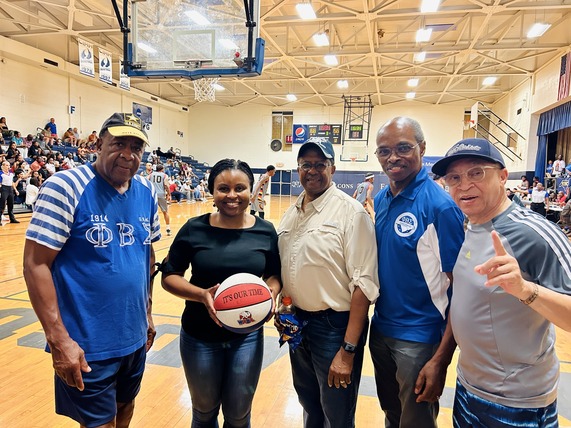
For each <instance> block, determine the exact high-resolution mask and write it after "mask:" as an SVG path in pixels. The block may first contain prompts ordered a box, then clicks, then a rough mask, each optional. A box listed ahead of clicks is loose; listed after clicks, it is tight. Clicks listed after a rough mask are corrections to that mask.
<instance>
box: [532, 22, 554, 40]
mask: <svg viewBox="0 0 571 428" xmlns="http://www.w3.org/2000/svg"><path fill="white" fill-rule="evenodd" d="M549 27H551V24H544V23H542V22H536V23H535V24H533V25H532V27H531V28H530V29H529V31H528V32H527V38H528V39H535V38H536V37H540V36H543V34H544V33H545V32H546V31H547V30H548V29H549Z"/></svg>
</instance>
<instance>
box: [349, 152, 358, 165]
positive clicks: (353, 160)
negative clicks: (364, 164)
mask: <svg viewBox="0 0 571 428" xmlns="http://www.w3.org/2000/svg"><path fill="white" fill-rule="evenodd" d="M349 160H350V161H351V163H355V161H356V160H357V155H355V154H354V153H352V154H351V156H349Z"/></svg>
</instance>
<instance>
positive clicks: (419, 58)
mask: <svg viewBox="0 0 571 428" xmlns="http://www.w3.org/2000/svg"><path fill="white" fill-rule="evenodd" d="M425 59H426V52H424V51H423V52H418V53H415V54H414V62H424V60H425Z"/></svg>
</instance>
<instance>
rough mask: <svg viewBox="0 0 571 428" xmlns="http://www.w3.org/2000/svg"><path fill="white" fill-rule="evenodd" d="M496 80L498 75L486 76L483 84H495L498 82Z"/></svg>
mask: <svg viewBox="0 0 571 428" xmlns="http://www.w3.org/2000/svg"><path fill="white" fill-rule="evenodd" d="M496 80H498V78H497V77H495V76H488V77H486V78H485V79H484V80H483V81H482V85H484V86H490V85H493V84H494V83H496Z"/></svg>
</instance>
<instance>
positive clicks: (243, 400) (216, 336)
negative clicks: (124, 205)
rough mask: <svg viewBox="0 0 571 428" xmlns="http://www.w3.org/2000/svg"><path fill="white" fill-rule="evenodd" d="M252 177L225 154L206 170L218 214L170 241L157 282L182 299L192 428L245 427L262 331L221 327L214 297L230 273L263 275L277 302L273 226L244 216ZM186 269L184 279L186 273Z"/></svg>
mask: <svg viewBox="0 0 571 428" xmlns="http://www.w3.org/2000/svg"><path fill="white" fill-rule="evenodd" d="M253 184H254V176H253V174H252V171H251V170H250V167H249V166H248V164H246V163H245V162H241V161H237V160H234V159H223V160H221V161H219V162H218V163H217V164H216V165H214V167H213V168H212V172H211V174H210V177H209V180H208V188H209V190H210V192H211V193H212V195H213V196H214V204H215V205H216V207H217V208H218V212H216V213H213V214H204V215H201V216H199V217H195V218H192V219H190V220H188V222H187V223H186V224H185V225H184V226H183V227H182V228H181V230H180V231H179V233H178V234H177V236H176V238H175V239H174V241H173V243H172V245H171V248H170V251H169V255H168V261H167V262H166V266H165V268H164V270H163V287H164V288H165V289H166V290H167V291H169V292H171V293H173V294H174V295H176V296H179V297H181V298H183V299H185V300H186V306H185V310H184V312H183V314H182V329H181V336H180V349H181V357H182V361H183V366H184V370H185V374H186V379H187V382H188V386H189V389H190V395H191V398H192V414H193V418H192V427H193V428H198V427H217V426H218V425H217V416H218V412H219V410H220V407H222V413H223V415H224V426H225V427H229V428H230V427H231V428H238V427H240V428H242V427H249V426H250V412H251V407H252V400H253V397H254V392H255V390H256V386H257V384H258V379H259V376H260V372H261V369H262V355H263V348H264V346H263V332H262V329H259V330H257V331H254V332H252V333H249V334H238V333H233V332H231V331H229V330H226V329H224V328H222V327H221V324H220V322H219V321H218V320H217V318H216V315H215V312H216V311H215V310H214V306H213V296H214V293H215V291H216V289H217V288H218V284H220V283H221V282H222V281H223V280H224V279H226V278H228V277H229V276H231V275H233V274H236V273H243V272H246V273H251V274H254V275H256V276H260V277H262V278H263V279H264V280H265V281H266V283H267V284H268V286H269V287H270V289H271V291H272V296H273V299H274V306H275V299H276V296H277V294H278V293H279V292H280V290H281V284H280V281H279V274H280V259H279V254H278V245H277V234H276V231H275V229H274V226H273V225H272V224H271V223H269V222H267V221H265V220H263V219H260V218H259V217H254V216H252V215H250V214H249V213H248V207H249V201H250V195H251V192H252V186H253ZM189 265H190V266H191V276H190V279H189V280H186V279H185V278H184V273H185V272H186V270H187V269H188V267H189Z"/></svg>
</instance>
